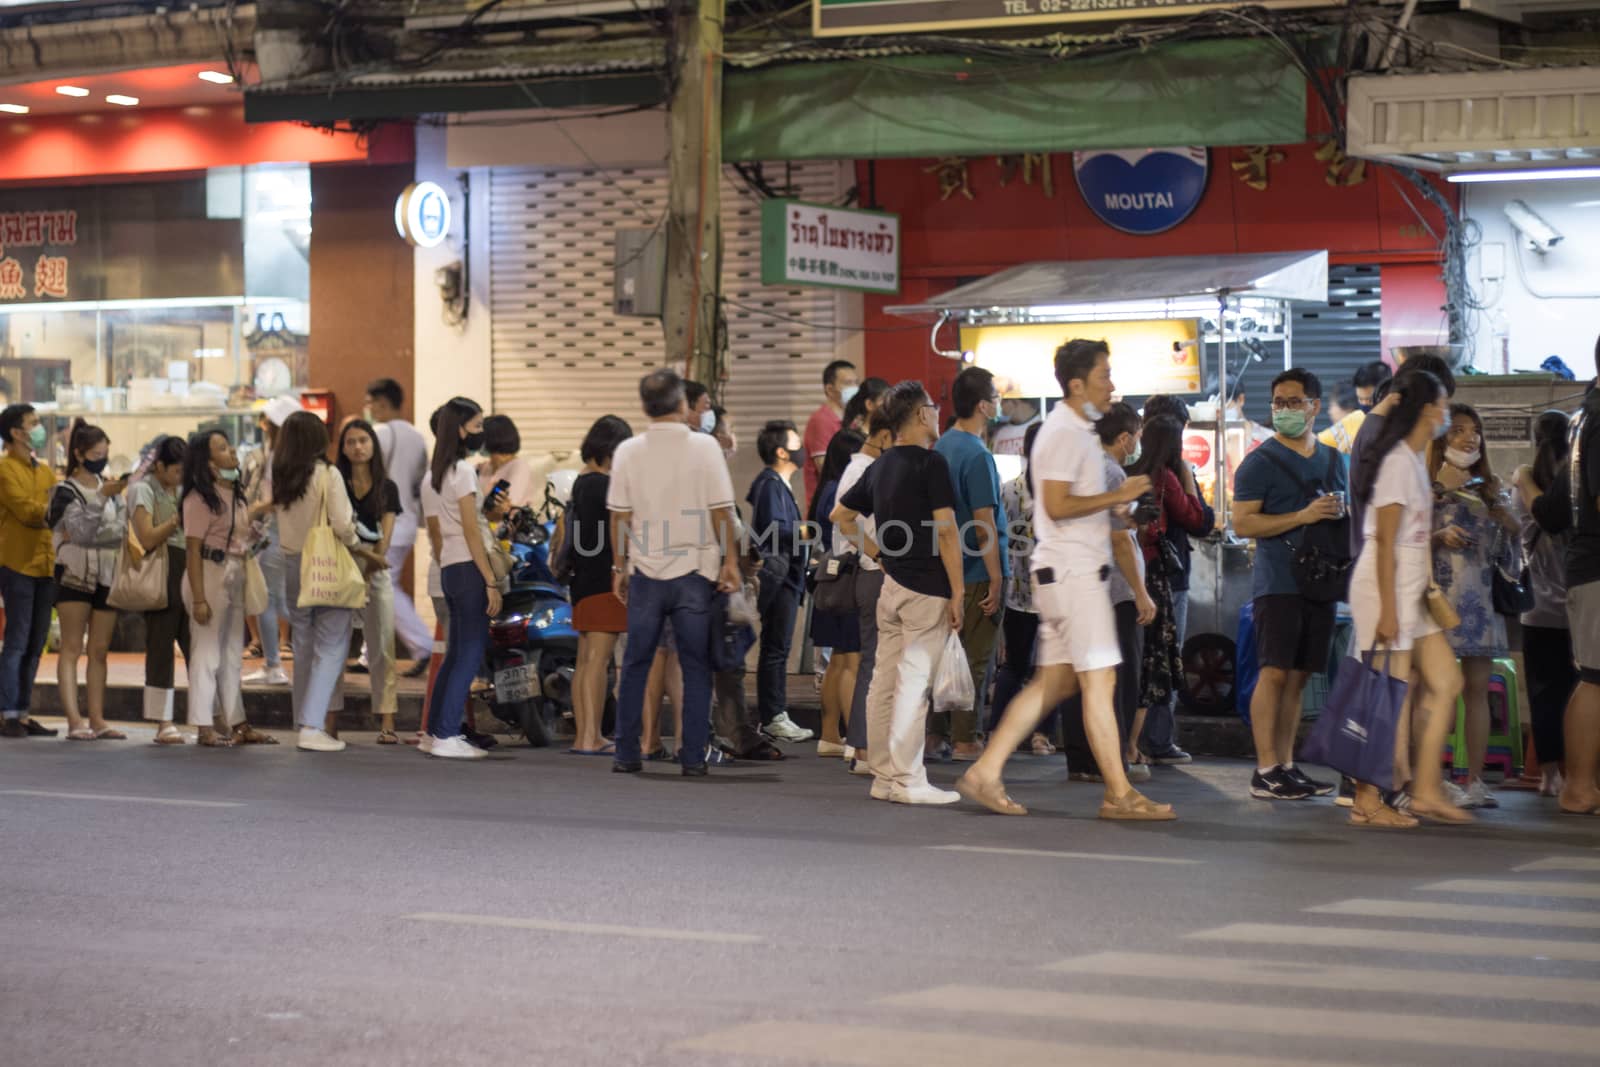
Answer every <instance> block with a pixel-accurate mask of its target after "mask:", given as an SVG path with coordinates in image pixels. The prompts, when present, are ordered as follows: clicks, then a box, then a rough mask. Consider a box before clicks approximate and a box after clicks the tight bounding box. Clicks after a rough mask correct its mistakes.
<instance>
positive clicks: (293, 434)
mask: <svg viewBox="0 0 1600 1067" xmlns="http://www.w3.org/2000/svg"><path fill="white" fill-rule="evenodd" d="M341 440H342V438H341ZM372 443H373V444H374V445H376V444H377V443H378V439H377V437H376V435H374V437H373V439H372ZM191 447H192V446H191ZM327 461H328V426H327V424H326V423H325V422H323V421H322V420H321V419H320V418H318V417H317V416H316V415H313V414H312V413H311V412H309V411H297V412H295V413H294V414H293V415H290V416H289V417H288V418H287V419H284V420H283V425H282V426H280V427H279V428H278V443H277V445H276V446H275V447H274V448H273V450H272V504H273V506H274V507H278V508H287V507H288V506H289V505H290V504H293V503H294V502H295V501H297V500H299V499H300V498H301V497H303V496H305V495H306V490H307V489H308V488H310V486H311V476H312V475H313V474H314V473H316V470H317V464H319V463H326V462H327Z"/></svg>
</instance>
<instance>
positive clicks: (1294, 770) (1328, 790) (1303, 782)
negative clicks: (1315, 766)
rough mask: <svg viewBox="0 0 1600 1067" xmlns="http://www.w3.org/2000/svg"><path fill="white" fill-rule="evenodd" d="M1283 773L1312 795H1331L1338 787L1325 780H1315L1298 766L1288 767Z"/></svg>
mask: <svg viewBox="0 0 1600 1067" xmlns="http://www.w3.org/2000/svg"><path fill="white" fill-rule="evenodd" d="M1283 773H1284V774H1286V775H1288V776H1289V780H1290V781H1292V782H1294V784H1295V785H1298V786H1302V787H1304V788H1306V789H1309V790H1311V793H1312V795H1313V796H1319V797H1326V796H1332V795H1333V791H1334V790H1335V789H1337V788H1338V786H1335V785H1330V784H1328V783H1327V782H1319V781H1317V780H1316V779H1315V778H1312V777H1311V776H1310V775H1308V774H1306V772H1305V771H1302V770H1301V769H1300V768H1299V767H1288V768H1286V769H1285V770H1284V772H1283Z"/></svg>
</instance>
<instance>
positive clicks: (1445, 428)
mask: <svg viewBox="0 0 1600 1067" xmlns="http://www.w3.org/2000/svg"><path fill="white" fill-rule="evenodd" d="M1449 432H1450V424H1449V423H1448V422H1441V423H1440V424H1439V425H1437V426H1435V427H1434V428H1433V439H1434V440H1435V441H1437V440H1439V439H1440V438H1441V437H1443V436H1444V435H1445V434H1447V433H1449Z"/></svg>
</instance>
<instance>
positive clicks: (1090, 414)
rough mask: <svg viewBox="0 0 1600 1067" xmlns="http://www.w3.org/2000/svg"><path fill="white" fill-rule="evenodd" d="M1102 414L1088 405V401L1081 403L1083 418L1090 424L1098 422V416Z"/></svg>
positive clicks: (1091, 405)
mask: <svg viewBox="0 0 1600 1067" xmlns="http://www.w3.org/2000/svg"><path fill="white" fill-rule="evenodd" d="M1103 414H1105V412H1103V411H1101V410H1100V409H1099V408H1097V407H1095V406H1094V405H1093V404H1091V403H1089V401H1087V400H1085V401H1084V402H1083V417H1084V418H1086V419H1088V420H1089V421H1090V422H1098V421H1099V419H1100V416H1101V415H1103Z"/></svg>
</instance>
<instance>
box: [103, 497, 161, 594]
mask: <svg viewBox="0 0 1600 1067" xmlns="http://www.w3.org/2000/svg"><path fill="white" fill-rule="evenodd" d="M106 603H108V604H110V605H111V606H112V607H114V608H116V609H117V610H118V611H164V610H166V607H167V544H166V542H165V541H163V542H162V543H161V544H159V545H157V546H156V550H155V551H154V552H146V551H145V550H144V546H143V545H141V544H139V538H138V536H137V535H136V534H135V533H134V532H133V521H132V517H131V516H130V518H129V521H128V536H127V537H126V538H125V539H124V540H123V544H122V551H120V552H118V553H117V572H116V575H115V576H114V577H113V578H112V579H111V593H110V595H108V596H107V597H106Z"/></svg>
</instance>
